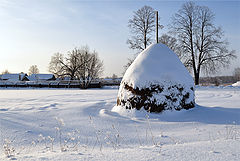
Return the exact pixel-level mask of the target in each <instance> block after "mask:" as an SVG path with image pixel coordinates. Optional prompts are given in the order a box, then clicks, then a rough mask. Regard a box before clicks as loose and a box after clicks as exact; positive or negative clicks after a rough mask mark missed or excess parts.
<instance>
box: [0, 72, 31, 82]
mask: <svg viewBox="0 0 240 161" xmlns="http://www.w3.org/2000/svg"><path fill="white" fill-rule="evenodd" d="M1 80H2V81H9V82H17V81H28V78H27V74H25V73H20V74H3V75H1Z"/></svg>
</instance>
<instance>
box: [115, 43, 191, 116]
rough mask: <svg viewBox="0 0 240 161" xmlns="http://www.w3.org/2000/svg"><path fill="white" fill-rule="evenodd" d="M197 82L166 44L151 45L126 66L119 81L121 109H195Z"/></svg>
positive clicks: (119, 103)
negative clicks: (195, 82) (195, 83)
mask: <svg viewBox="0 0 240 161" xmlns="http://www.w3.org/2000/svg"><path fill="white" fill-rule="evenodd" d="M194 105H195V101H194V82H193V79H192V76H191V75H190V74H189V72H188V71H187V69H186V68H185V66H184V65H183V64H182V63H181V61H180V60H179V58H178V56H177V55H176V54H175V53H174V52H173V51H172V50H170V49H169V48H168V47H167V46H166V45H164V44H161V43H158V44H152V45H150V46H149V47H148V48H147V49H145V50H144V51H142V52H141V53H140V54H139V55H138V56H137V58H136V59H135V60H134V62H133V63H132V64H131V66H130V67H129V68H128V69H127V71H126V73H125V75H124V77H123V79H122V82H121V84H120V88H119V92H118V98H117V106H118V108H126V109H134V108H135V109H137V110H140V109H141V108H144V109H145V110H147V111H149V112H162V111H163V110H181V109H189V108H193V107H194Z"/></svg>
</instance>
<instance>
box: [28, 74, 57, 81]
mask: <svg viewBox="0 0 240 161" xmlns="http://www.w3.org/2000/svg"><path fill="white" fill-rule="evenodd" d="M27 78H28V80H29V81H51V80H56V77H55V76H54V75H53V74H31V75H30V76H28V77H27Z"/></svg>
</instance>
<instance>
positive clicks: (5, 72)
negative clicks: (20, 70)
mask: <svg viewBox="0 0 240 161" xmlns="http://www.w3.org/2000/svg"><path fill="white" fill-rule="evenodd" d="M2 74H10V72H9V71H8V70H7V69H6V70H4V71H3V72H2Z"/></svg>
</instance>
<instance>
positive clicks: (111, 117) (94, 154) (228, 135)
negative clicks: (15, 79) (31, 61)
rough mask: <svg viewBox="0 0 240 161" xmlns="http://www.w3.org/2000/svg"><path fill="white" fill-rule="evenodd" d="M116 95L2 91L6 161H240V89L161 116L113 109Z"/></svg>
mask: <svg viewBox="0 0 240 161" xmlns="http://www.w3.org/2000/svg"><path fill="white" fill-rule="evenodd" d="M117 92H118V90H117V88H112V89H111V88H108V89H99V90H97V89H90V90H52V89H51V90H48V89H41V90H33V89H29V90H21V89H17V90H16V89H11V90H1V91H0V147H1V148H0V160H10V159H12V160H13V159H15V160H239V158H240V99H239V98H240V88H237V87H235V88H234V87H226V88H224V87H217V88H216V87H198V88H197V90H196V103H197V104H198V105H197V107H196V108H194V109H191V110H187V111H186V110H184V111H179V112H177V111H174V112H165V113H163V114H161V115H159V114H148V113H146V112H145V111H141V112H139V111H138V112H136V111H132V112H129V111H118V112H113V111H112V107H113V106H114V105H115V104H116V98H117ZM146 114H147V115H146Z"/></svg>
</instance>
